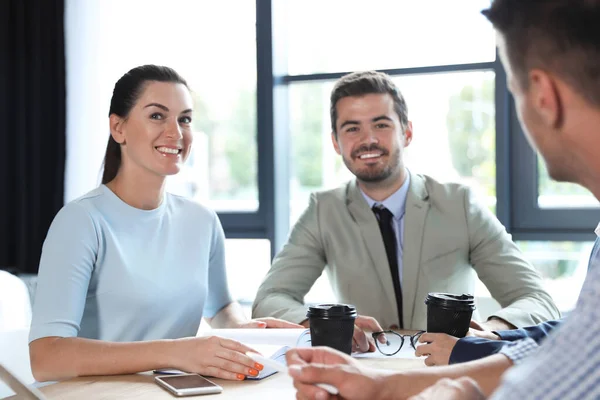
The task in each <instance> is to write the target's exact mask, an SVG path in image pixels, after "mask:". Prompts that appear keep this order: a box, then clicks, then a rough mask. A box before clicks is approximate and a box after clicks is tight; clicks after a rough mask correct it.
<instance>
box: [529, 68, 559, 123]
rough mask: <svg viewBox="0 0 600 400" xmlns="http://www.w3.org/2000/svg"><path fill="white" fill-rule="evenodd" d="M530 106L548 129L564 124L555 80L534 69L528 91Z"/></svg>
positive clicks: (531, 72) (530, 74)
mask: <svg viewBox="0 0 600 400" xmlns="http://www.w3.org/2000/svg"><path fill="white" fill-rule="evenodd" d="M527 92H528V93H527V97H529V101H530V104H531V105H532V106H533V108H534V110H535V111H536V112H537V114H538V115H539V117H540V120H541V121H542V122H543V123H544V124H545V125H546V126H548V127H551V128H557V127H558V125H560V124H561V122H562V117H563V115H562V113H563V110H562V104H561V100H560V94H559V91H558V86H557V85H556V81H555V78H554V77H553V76H552V75H550V74H548V73H547V72H546V71H542V70H540V69H533V70H531V71H530V72H529V88H528V90H527Z"/></svg>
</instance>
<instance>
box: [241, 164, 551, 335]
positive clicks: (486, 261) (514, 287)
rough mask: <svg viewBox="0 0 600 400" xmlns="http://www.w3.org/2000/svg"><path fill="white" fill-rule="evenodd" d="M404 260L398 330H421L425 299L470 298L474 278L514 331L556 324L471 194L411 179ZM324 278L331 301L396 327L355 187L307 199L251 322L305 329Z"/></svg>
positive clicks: (373, 223)
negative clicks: (310, 300) (433, 295)
mask: <svg viewBox="0 0 600 400" xmlns="http://www.w3.org/2000/svg"><path fill="white" fill-rule="evenodd" d="M410 182H411V183H410V189H409V192H408V196H407V200H406V214H405V217H404V218H405V220H404V244H403V247H404V253H403V258H402V264H403V266H402V295H403V305H402V307H403V310H402V311H403V320H404V321H403V322H404V328H405V329H426V327H427V309H426V305H425V303H424V301H425V297H426V296H427V293H429V292H450V293H457V294H462V293H473V291H474V288H475V283H476V276H475V274H477V275H478V276H479V278H480V279H481V280H482V281H483V283H484V284H485V285H486V286H487V288H488V289H489V291H490V293H491V294H492V296H493V297H494V298H495V299H496V300H497V301H498V302H499V303H500V305H501V306H502V307H503V309H502V310H500V311H499V312H497V313H496V314H495V316H497V317H500V318H502V319H504V320H506V321H508V322H510V323H511V324H513V325H515V326H517V327H523V326H529V325H535V324H537V323H539V322H542V321H546V320H549V319H556V318H559V316H560V313H559V311H558V310H557V308H556V306H555V304H554V302H553V301H552V298H551V297H550V295H549V294H548V293H547V292H546V291H545V290H544V289H543V287H542V281H541V278H540V276H539V275H538V273H537V272H536V270H535V269H534V268H533V267H532V266H531V264H529V263H528V262H527V261H525V259H524V258H523V255H522V254H521V252H520V251H519V249H518V248H517V246H516V245H515V244H514V243H513V242H512V240H511V237H510V235H509V234H508V233H507V232H506V230H505V228H504V227H503V226H502V224H501V223H500V222H499V221H498V220H497V219H496V217H495V216H494V215H493V214H492V213H491V212H490V211H489V210H488V209H487V208H485V207H483V206H480V205H478V204H477V203H476V202H475V200H474V196H473V194H472V193H471V190H470V189H469V188H468V187H466V186H463V185H459V184H441V183H439V182H436V181H435V180H433V179H432V178H430V177H428V176H424V175H416V174H411V181H410ZM324 269H326V270H327V273H328V274H329V279H330V282H331V284H332V286H333V290H334V293H335V294H336V296H337V299H338V301H340V302H344V303H350V304H354V305H355V306H356V307H357V309H358V312H359V313H360V314H362V315H368V316H371V317H374V318H376V319H377V320H378V321H379V323H380V324H381V325H382V326H383V327H384V328H386V327H390V326H393V325H397V326H399V321H398V313H397V306H396V302H395V297H394V287H393V284H392V278H391V273H390V268H389V264H388V261H387V257H386V253H385V248H384V245H383V240H382V238H381V233H380V231H379V226H378V224H377V219H376V218H375V215H374V214H373V212H372V211H371V209H370V208H369V206H368V204H367V202H366V201H365V199H364V197H363V196H362V194H361V192H360V189H359V188H358V186H357V184H356V181H351V182H349V183H348V184H346V185H344V186H342V187H339V188H337V189H334V190H329V191H324V192H320V193H314V194H313V195H312V196H311V200H310V204H309V206H308V209H307V210H306V211H305V212H304V213H303V215H302V216H301V217H300V219H299V221H298V222H297V223H296V225H295V226H294V228H293V229H292V231H291V233H290V237H289V240H288V243H287V244H286V245H285V246H284V248H283V249H282V250H281V252H280V253H279V254H278V255H277V257H276V258H275V259H274V261H273V265H272V266H271V269H270V271H269V273H268V274H267V276H266V277H265V279H264V281H263V282H262V284H261V286H260V288H259V290H258V293H257V296H256V300H255V302H254V305H253V307H252V316H253V317H266V316H272V317H277V318H282V319H285V320H288V321H292V322H301V321H303V320H305V319H306V307H305V306H304V296H305V295H306V293H307V292H308V291H309V290H310V288H311V287H312V285H313V284H314V282H315V281H316V279H317V278H318V277H319V276H320V275H321V273H322V272H323V270H324Z"/></svg>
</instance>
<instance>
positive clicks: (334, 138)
mask: <svg viewBox="0 0 600 400" xmlns="http://www.w3.org/2000/svg"><path fill="white" fill-rule="evenodd" d="M331 143H333V148H334V150H335V152H336V153H338V154H340V155H341V154H342V152H341V151H340V145H339V144H338V140H337V135H336V134H335V132H331Z"/></svg>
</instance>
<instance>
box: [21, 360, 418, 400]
mask: <svg viewBox="0 0 600 400" xmlns="http://www.w3.org/2000/svg"><path fill="white" fill-rule="evenodd" d="M359 362H360V363H362V364H365V365H367V366H369V367H375V368H383V369H391V370H406V369H415V368H419V367H423V366H424V365H425V364H424V363H423V360H421V359H403V358H393V359H391V358H386V359H382V358H377V359H376V358H372V359H359ZM154 377H155V375H153V374H150V373H141V374H134V375H116V376H92V377H81V378H74V379H70V380H67V381H63V382H59V383H56V384H53V385H49V386H45V387H42V388H40V390H41V391H42V392H43V393H44V395H45V396H46V397H47V398H48V399H61V400H75V399H78V400H79V399H86V400H96V399H98V400H99V399H147V400H155V399H157V400H158V399H173V398H175V397H174V396H173V395H171V394H170V393H169V392H167V391H166V390H164V389H162V388H161V387H160V386H158V385H157V384H156V383H154ZM211 380H212V381H214V382H215V383H217V384H218V385H220V386H222V387H223V392H222V393H221V394H220V395H218V399H221V400H225V399H241V398H243V399H260V400H264V399H266V398H268V399H295V393H296V392H295V390H294V387H293V386H292V379H291V378H290V377H289V376H288V375H286V374H282V373H278V374H275V375H273V376H271V377H268V378H266V379H263V380H261V381H242V382H239V381H226V380H222V379H211ZM11 399H15V398H14V397H12V398H11Z"/></svg>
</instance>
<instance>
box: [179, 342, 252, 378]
mask: <svg viewBox="0 0 600 400" xmlns="http://www.w3.org/2000/svg"><path fill="white" fill-rule="evenodd" d="M173 343H174V347H175V351H173V352H172V354H173V359H172V362H171V363H170V364H171V366H172V367H174V368H177V369H180V370H182V371H187V372H194V373H198V374H201V375H208V376H214V377H216V378H221V379H229V380H238V381H241V380H244V379H246V376H257V375H258V373H259V371H261V370H262V369H263V365H261V364H259V363H257V362H255V361H254V360H252V359H251V358H250V357H248V356H247V355H246V354H245V353H246V352H247V351H251V352H254V353H258V352H257V351H256V350H254V349H252V348H251V347H248V346H245V345H243V344H242V343H240V342H236V341H235V340H230V339H225V338H221V337H218V336H206V337H194V338H185V339H177V340H174V341H173ZM259 354H260V353H259Z"/></svg>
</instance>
